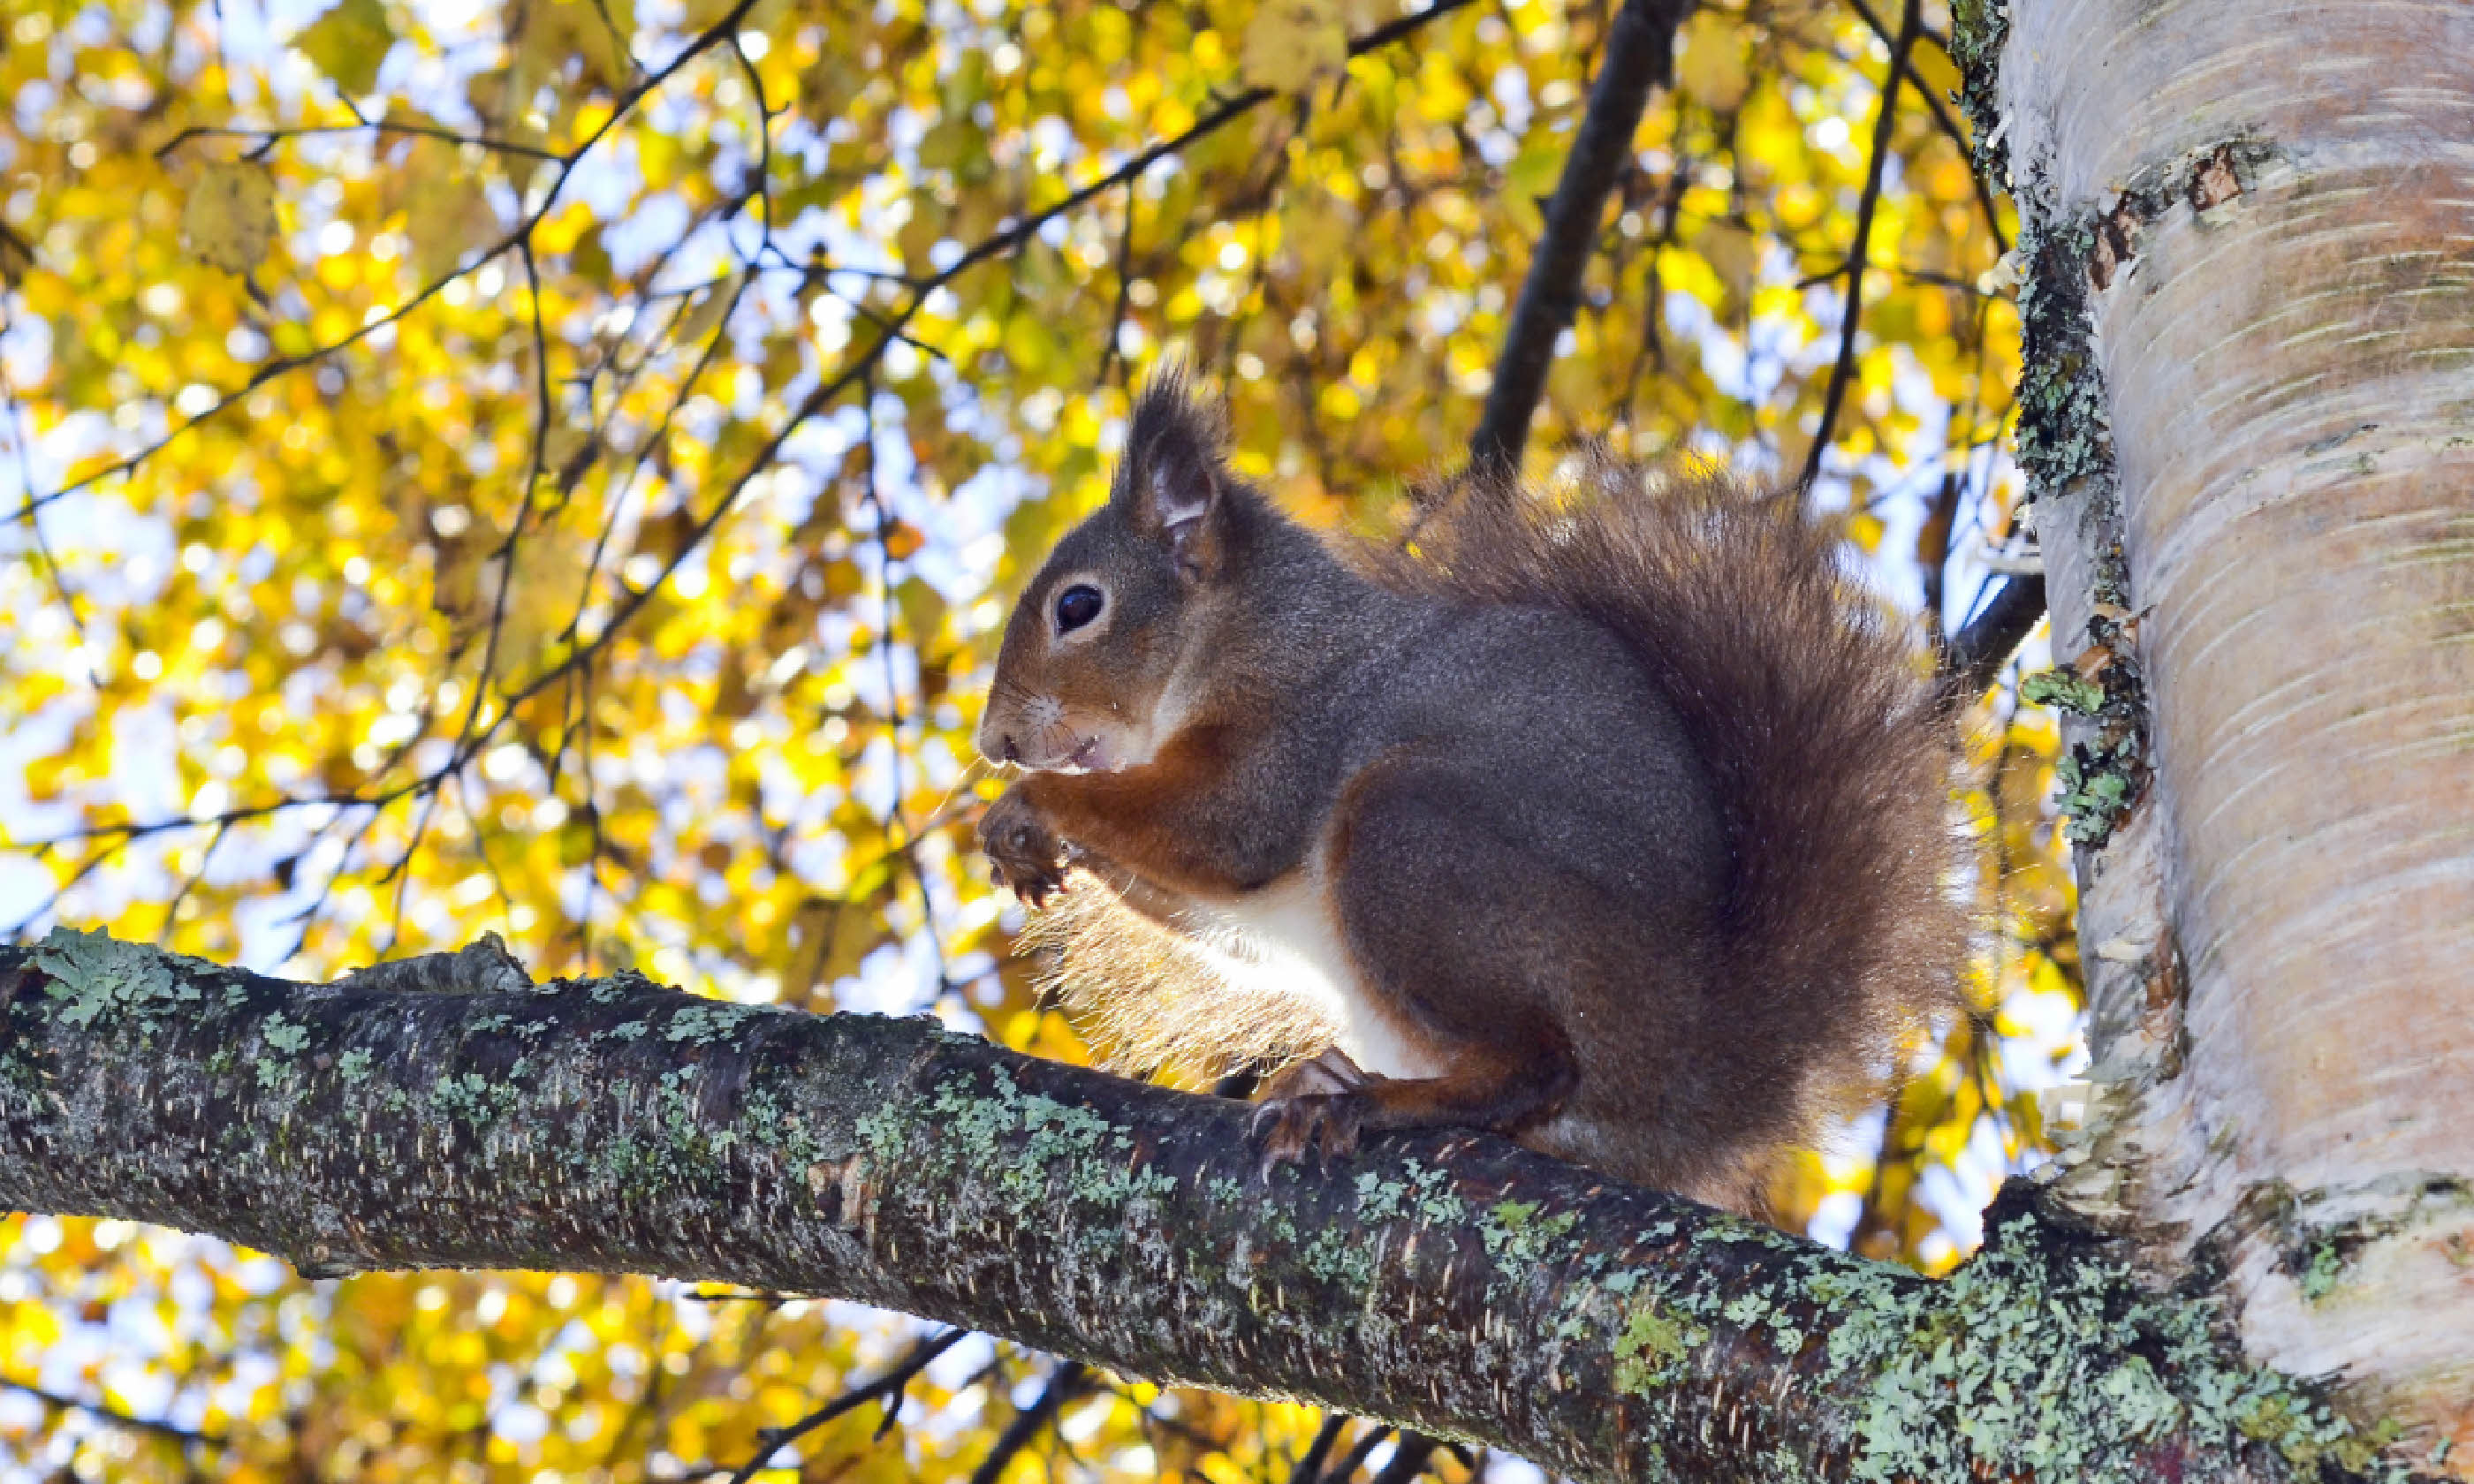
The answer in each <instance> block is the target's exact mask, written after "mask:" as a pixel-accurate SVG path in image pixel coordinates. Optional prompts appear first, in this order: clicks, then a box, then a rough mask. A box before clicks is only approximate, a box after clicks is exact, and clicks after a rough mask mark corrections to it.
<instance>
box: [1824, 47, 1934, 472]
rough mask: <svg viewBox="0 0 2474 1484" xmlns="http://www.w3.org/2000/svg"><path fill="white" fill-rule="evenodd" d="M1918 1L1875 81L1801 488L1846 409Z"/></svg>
mask: <svg viewBox="0 0 2474 1484" xmlns="http://www.w3.org/2000/svg"><path fill="white" fill-rule="evenodd" d="M1923 12H1924V4H1923V0H1906V9H1905V10H1904V11H1903V12H1901V13H1900V16H1899V35H1898V38H1897V39H1896V40H1894V41H1893V42H1891V43H1890V70H1889V75H1888V76H1887V77H1885V78H1883V79H1882V80H1881V110H1880V114H1879V115H1877V116H1876V117H1875V118H1874V120H1873V160H1872V166H1871V168H1870V169H1869V170H1867V171H1866V172H1865V175H1864V193H1863V195H1862V196H1861V197H1859V198H1857V200H1856V242H1855V245H1854V246H1852V247H1850V248H1849V249H1848V250H1847V269H1846V273H1847V297H1846V299H1845V304H1846V307H1845V308H1844V309H1843V310H1841V311H1840V313H1839V316H1838V359H1837V360H1836V361H1834V362H1832V363H1831V368H1830V386H1829V388H1828V390H1827V391H1826V392H1824V393H1823V395H1822V398H1821V425H1820V426H1819V427H1818V428H1815V429H1814V430H1813V434H1812V447H1811V449H1810V450H1809V451H1808V452H1807V453H1806V455H1805V459H1804V477H1803V479H1802V480H1801V481H1800V483H1801V484H1802V486H1803V487H1804V488H1805V489H1807V490H1808V489H1810V488H1812V482H1813V480H1815V479H1817V478H1819V477H1820V475H1821V461H1822V458H1823V456H1824V455H1826V454H1828V453H1829V451H1830V440H1831V436H1832V435H1833V433H1834V432H1835V431H1836V428H1837V425H1838V410H1839V409H1840V408H1841V407H1843V406H1845V405H1846V402H1847V388H1848V387H1849V385H1851V384H1852V383H1853V382H1854V381H1855V379H1856V330H1857V329H1859V328H1861V327H1862V325H1863V323H1864V265H1865V259H1866V258H1867V257H1868V256H1869V255H1870V254H1871V252H1872V249H1873V213H1874V210H1875V208H1877V207H1878V206H1880V203H1881V182H1882V180H1883V179H1884V177H1885V176H1886V175H1887V174H1888V171H1889V166H1890V135H1891V132H1892V131H1893V130H1894V129H1895V128H1896V127H1897V125H1898V122H1899V87H1900V84H1903V83H1904V82H1905V81H1906V79H1907V54H1908V53H1909V52H1910V51H1912V50H1913V49H1914V47H1915V44H1916V34H1917V32H1918V31H1919V29H1920V28H1922V27H1923V25H1924V13H1923Z"/></svg>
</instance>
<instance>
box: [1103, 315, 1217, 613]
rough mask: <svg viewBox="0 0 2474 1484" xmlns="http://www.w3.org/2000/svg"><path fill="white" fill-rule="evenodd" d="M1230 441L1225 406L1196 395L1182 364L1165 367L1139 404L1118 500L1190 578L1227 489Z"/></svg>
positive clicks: (1128, 440)
mask: <svg viewBox="0 0 2474 1484" xmlns="http://www.w3.org/2000/svg"><path fill="white" fill-rule="evenodd" d="M1227 443H1228V434H1227V428H1226V425H1225V422H1224V421H1223V419H1222V414H1221V410H1220V408H1219V406H1218V405H1217V404H1216V403H1213V402H1208V401H1205V400H1203V399H1202V398H1201V397H1200V396H1199V395H1196V393H1195V392H1194V390H1193V388H1192V384H1191V383H1190V382H1189V381H1188V380H1187V378H1186V374H1185V370H1184V368H1183V367H1181V366H1177V365H1175V364H1171V365H1169V366H1166V367H1163V368H1161V369H1160V370H1159V371H1156V372H1154V373H1153V374H1152V378H1151V380H1150V381H1149V382H1148V383H1146V384H1145V385H1144V387H1143V391H1142V395H1140V396H1138V397H1136V398H1135V399H1134V415H1133V419H1132V420H1131V421H1130V422H1129V423H1128V426H1127V430H1126V453H1125V458H1124V460H1123V461H1122V462H1121V463H1120V464H1119V465H1118V467H1117V480H1116V488H1115V491H1114V493H1113V498H1114V499H1115V500H1116V501H1117V502H1118V503H1119V504H1120V505H1122V506H1123V507H1124V508H1125V509H1126V510H1127V511H1128V513H1129V514H1131V515H1133V517H1134V523H1135V525H1136V527H1137V528H1138V529H1141V530H1143V531H1145V532H1147V533H1149V534H1151V535H1153V536H1155V537H1157V538H1158V539H1161V540H1162V541H1164V542H1165V543H1166V544H1167V545H1168V547H1169V551H1170V555H1171V556H1172V557H1173V558H1174V559H1175V560H1176V563H1177V565H1178V567H1179V568H1180V569H1183V570H1186V571H1188V572H1190V573H1199V571H1200V569H1201V565H1202V559H1203V556H1204V554H1205V553H1204V548H1205V546H1206V545H1207V544H1208V543H1207V541H1206V540H1205V537H1206V535H1207V533H1208V531H1209V528H1210V526H1211V525H1212V523H1213V522H1212V519H1211V517H1212V514H1213V512H1214V511H1215V510H1217V509H1218V508H1219V505H1220V500H1221V496H1222V494H1223V493H1224V492H1225V491H1226V489H1227V486H1228V474H1227V470H1226V468H1225V465H1224V462H1223V461H1224V457H1225V451H1226V448H1227Z"/></svg>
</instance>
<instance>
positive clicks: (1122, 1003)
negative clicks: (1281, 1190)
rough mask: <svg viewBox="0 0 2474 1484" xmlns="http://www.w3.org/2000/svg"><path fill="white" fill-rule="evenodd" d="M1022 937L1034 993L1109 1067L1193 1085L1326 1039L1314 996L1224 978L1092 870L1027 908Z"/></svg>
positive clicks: (1302, 1052)
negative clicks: (1049, 1000)
mask: <svg viewBox="0 0 2474 1484" xmlns="http://www.w3.org/2000/svg"><path fill="white" fill-rule="evenodd" d="M1021 943H1022V946H1023V949H1024V951H1026V952H1028V953H1030V954H1031V955H1032V957H1033V961H1034V963H1035V964H1036V965H1037V968H1038V974H1037V979H1038V984H1039V987H1040V990H1041V992H1042V993H1044V994H1047V995H1051V996H1053V997H1054V999H1055V1003H1056V1005H1057V1006H1058V1008H1060V1009H1062V1010H1063V1011H1064V1012H1065V1014H1066V1015H1067V1016H1068V1017H1071V1018H1072V1019H1073V1021H1074V1024H1075V1028H1076V1029H1077V1030H1079V1031H1080V1032H1081V1034H1082V1038H1083V1040H1084V1041H1087V1042H1089V1043H1090V1046H1091V1049H1092V1051H1093V1053H1094V1054H1095V1055H1097V1056H1098V1057H1099V1058H1100V1061H1101V1064H1102V1065H1105V1066H1107V1067H1109V1068H1111V1069H1112V1070H1116V1071H1122V1072H1130V1073H1137V1074H1156V1075H1159V1076H1162V1077H1163V1078H1165V1079H1166V1080H1168V1081H1171V1082H1175V1083H1178V1084H1180V1085H1183V1086H1189V1087H1200V1086H1207V1085H1208V1084H1210V1083H1211V1082H1213V1081H1216V1080H1217V1079H1219V1078H1221V1077H1224V1076H1226V1075H1227V1074H1228V1073H1230V1072H1234V1071H1240V1070H1244V1069H1246V1068H1248V1067H1270V1066H1276V1065H1281V1064H1284V1063H1287V1062H1289V1061H1292V1060H1295V1059H1297V1058H1299V1057H1306V1056H1312V1055H1314V1054H1315V1053H1317V1052H1319V1051H1322V1049H1323V1048H1324V1047H1326V1046H1329V1045H1330V1044H1331V1043H1332V1036H1333V1030H1332V1027H1331V1025H1330V1024H1329V1022H1327V1021H1325V1020H1324V1019H1323V1018H1322V1016H1321V1015H1319V1014H1317V1013H1316V1011H1315V1008H1314V1006H1313V1005H1312V1004H1310V1003H1309V1002H1307V1001H1305V1000H1303V999H1298V998H1296V997H1293V996H1290V995H1272V994H1263V993H1257V992H1256V991H1254V990H1253V989H1251V988H1250V987H1248V986H1244V985H1241V984H1239V983H1237V982H1235V981H1232V980H1230V979H1227V978H1225V977H1223V976H1222V975H1221V974H1220V973H1218V972H1216V971H1215V970H1214V969H1212V968H1211V967H1210V966H1209V964H1207V963H1206V962H1205V961H1204V959H1203V958H1202V956H1201V954H1199V953H1198V952H1196V951H1195V949H1194V948H1193V947H1192V946H1191V945H1189V944H1188V943H1187V941H1186V940H1185V939H1184V938H1182V937H1181V936H1179V935H1178V934H1176V933H1174V932H1171V931H1169V930H1168V929H1166V928H1163V927H1161V926H1160V925H1159V924H1157V923H1155V922H1152V920H1151V919H1149V918H1147V917H1145V916H1143V915H1142V914H1141V913H1139V912H1136V911H1134V910H1133V909H1132V908H1131V907H1128V906H1127V905H1126V904H1125V902H1124V900H1123V899H1122V898H1120V897H1119V896H1118V895H1117V893H1116V892H1115V891H1114V890H1112V889H1110V888H1109V886H1108V885H1107V883H1105V882H1104V881H1102V880H1101V879H1099V878H1098V877H1095V876H1093V875H1091V874H1089V873H1087V872H1077V873H1075V874H1074V876H1073V878H1072V883H1071V884H1070V885H1069V886H1068V887H1067V889H1066V890H1065V891H1064V892H1063V893H1062V894H1061V895H1059V896H1058V897H1056V898H1055V899H1054V900H1053V901H1052V903H1051V904H1050V905H1049V906H1048V907H1047V908H1046V909H1045V910H1044V911H1040V912H1035V913H1033V914H1031V921H1030V923H1029V926H1028V928H1027V930H1026V931H1025V932H1024V934H1023V937H1022V939H1021Z"/></svg>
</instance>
